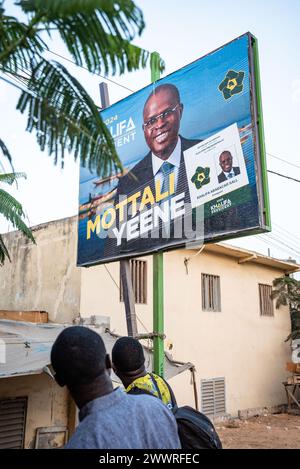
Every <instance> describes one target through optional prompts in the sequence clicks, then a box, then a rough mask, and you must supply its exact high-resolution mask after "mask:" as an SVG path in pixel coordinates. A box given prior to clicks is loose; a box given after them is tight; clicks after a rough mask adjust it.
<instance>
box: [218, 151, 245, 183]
mask: <svg viewBox="0 0 300 469" xmlns="http://www.w3.org/2000/svg"><path fill="white" fill-rule="evenodd" d="M219 163H220V166H221V168H222V172H221V173H220V174H219V175H218V181H219V183H221V182H225V181H226V180H227V179H231V178H233V177H234V176H237V175H238V174H240V172H241V171H240V168H239V167H238V166H232V154H231V153H230V151H227V150H226V151H223V152H222V153H221V155H220V157H219Z"/></svg>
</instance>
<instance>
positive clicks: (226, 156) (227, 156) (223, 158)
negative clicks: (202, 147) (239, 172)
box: [219, 151, 232, 173]
mask: <svg viewBox="0 0 300 469" xmlns="http://www.w3.org/2000/svg"><path fill="white" fill-rule="evenodd" d="M219 161H220V166H221V168H222V171H224V172H225V173H229V172H230V171H231V170H232V155H231V153H230V151H224V152H223V153H221V155H220V160H219Z"/></svg>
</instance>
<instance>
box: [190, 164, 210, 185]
mask: <svg viewBox="0 0 300 469" xmlns="http://www.w3.org/2000/svg"><path fill="white" fill-rule="evenodd" d="M209 173H210V168H202V166H198V168H197V169H196V172H195V174H194V176H193V177H192V179H191V181H192V182H193V183H194V184H195V186H196V189H201V187H202V186H205V185H206V184H208V183H209V182H210V177H209Z"/></svg>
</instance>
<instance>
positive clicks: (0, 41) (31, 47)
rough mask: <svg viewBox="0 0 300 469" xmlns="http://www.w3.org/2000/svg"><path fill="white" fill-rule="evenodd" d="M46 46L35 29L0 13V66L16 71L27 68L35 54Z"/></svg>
mask: <svg viewBox="0 0 300 469" xmlns="http://www.w3.org/2000/svg"><path fill="white" fill-rule="evenodd" d="M45 48H47V46H46V43H45V42H44V41H43V40H42V39H41V37H40V36H39V34H38V33H37V31H36V30H34V29H33V28H32V26H31V25H30V24H29V25H27V24H25V23H22V22H21V21H19V20H17V19H16V18H14V17H13V16H5V15H1V14H0V64H1V68H6V69H9V70H10V71H11V72H17V71H18V70H20V69H23V68H28V66H29V64H30V62H31V60H32V59H34V57H35V55H36V54H39V53H41V52H42V51H43V50H44V49H45Z"/></svg>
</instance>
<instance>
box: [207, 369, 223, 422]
mask: <svg viewBox="0 0 300 469" xmlns="http://www.w3.org/2000/svg"><path fill="white" fill-rule="evenodd" d="M201 402H202V412H203V413H204V414H206V415H211V416H215V415H220V414H225V412H226V405H225V378H213V379H202V380H201Z"/></svg>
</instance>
